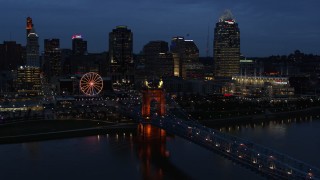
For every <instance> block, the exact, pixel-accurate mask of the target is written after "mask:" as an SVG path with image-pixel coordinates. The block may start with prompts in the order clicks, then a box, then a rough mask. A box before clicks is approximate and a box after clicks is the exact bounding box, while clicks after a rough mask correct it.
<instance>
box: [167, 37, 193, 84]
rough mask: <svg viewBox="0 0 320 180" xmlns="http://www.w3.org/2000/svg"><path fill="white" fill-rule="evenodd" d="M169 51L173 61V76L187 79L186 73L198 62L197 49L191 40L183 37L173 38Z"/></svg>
mask: <svg viewBox="0 0 320 180" xmlns="http://www.w3.org/2000/svg"><path fill="white" fill-rule="evenodd" d="M170 51H171V52H172V55H173V60H174V76H178V77H182V78H187V71H188V69H189V67H190V66H192V65H193V64H194V63H197V62H199V49H198V47H197V45H196V44H195V43H194V41H193V40H186V39H184V37H181V36H177V37H173V38H172V41H171V47H170Z"/></svg>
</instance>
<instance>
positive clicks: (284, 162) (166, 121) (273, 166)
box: [127, 108, 320, 180]
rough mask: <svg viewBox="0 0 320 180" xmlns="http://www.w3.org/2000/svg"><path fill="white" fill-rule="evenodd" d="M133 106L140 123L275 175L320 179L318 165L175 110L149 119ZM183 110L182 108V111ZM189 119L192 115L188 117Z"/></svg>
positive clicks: (288, 177) (284, 177)
mask: <svg viewBox="0 0 320 180" xmlns="http://www.w3.org/2000/svg"><path fill="white" fill-rule="evenodd" d="M134 109H135V110H133V109H131V110H128V111H127V113H128V112H130V111H131V113H129V114H131V116H132V117H133V118H134V119H137V120H139V121H140V122H141V123H149V124H152V125H153V126H156V127H159V128H161V129H164V130H166V131H167V132H168V133H171V134H174V135H177V136H180V137H182V138H184V139H186V140H188V141H191V142H193V143H195V144H198V145H200V146H203V147H205V148H207V149H209V150H211V151H214V152H216V153H219V154H221V155H223V156H225V157H227V158H229V159H231V160H232V161H235V162H237V163H239V164H241V165H244V166H246V167H248V168H250V169H251V170H254V171H256V172H258V173H260V174H262V175H264V176H266V177H268V178H272V179H318V180H320V170H319V168H316V167H313V166H312V165H309V164H307V163H305V162H302V161H299V160H296V159H294V158H292V157H290V156H288V155H285V154H282V153H279V152H276V151H274V150H272V149H269V148H266V147H263V146H261V145H258V144H255V143H253V142H250V141H248V140H245V139H242V138H239V137H236V136H232V135H229V134H226V133H222V132H220V131H217V130H214V129H211V128H208V127H205V126H203V125H201V124H200V123H198V122H196V121H191V120H183V119H179V118H176V117H175V116H174V115H172V114H170V113H169V114H168V115H166V116H163V117H160V116H154V117H151V119H150V120H145V119H143V118H142V117H141V114H140V112H139V109H140V108H134ZM182 113H183V112H182ZM187 119H189V117H188V118H187Z"/></svg>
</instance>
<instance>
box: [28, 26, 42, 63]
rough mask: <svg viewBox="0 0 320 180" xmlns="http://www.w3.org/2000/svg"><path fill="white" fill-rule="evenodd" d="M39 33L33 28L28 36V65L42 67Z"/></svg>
mask: <svg viewBox="0 0 320 180" xmlns="http://www.w3.org/2000/svg"><path fill="white" fill-rule="evenodd" d="M38 38H39V37H38V34H36V32H35V29H34V28H32V29H31V31H30V33H29V34H28V37H27V63H26V65H27V66H33V67H40V58H39V42H38Z"/></svg>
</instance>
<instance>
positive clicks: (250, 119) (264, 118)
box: [199, 106, 320, 127]
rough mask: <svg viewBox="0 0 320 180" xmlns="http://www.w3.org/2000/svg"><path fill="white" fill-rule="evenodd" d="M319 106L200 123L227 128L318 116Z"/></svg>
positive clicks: (319, 112)
mask: <svg viewBox="0 0 320 180" xmlns="http://www.w3.org/2000/svg"><path fill="white" fill-rule="evenodd" d="M319 115H320V106H317V107H310V108H307V109H301V110H295V111H285V112H268V113H265V114H259V115H249V116H240V117H231V118H223V119H207V120H201V121H199V122H200V123H202V124H204V125H206V126H211V127H212V126H228V125H235V124H238V125H241V124H248V123H261V122H268V121H282V120H283V118H294V117H297V116H319Z"/></svg>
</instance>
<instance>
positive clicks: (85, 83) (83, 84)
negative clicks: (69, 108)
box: [80, 72, 103, 96]
mask: <svg viewBox="0 0 320 180" xmlns="http://www.w3.org/2000/svg"><path fill="white" fill-rule="evenodd" d="M102 88H103V79H102V77H101V76H100V75H99V74H97V73H94V72H89V73H86V74H84V75H83V76H82V77H81V79H80V90H81V91H82V93H84V94H85V95H87V96H95V95H97V94H99V93H100V92H101V90H102Z"/></svg>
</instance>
